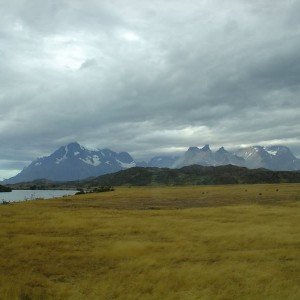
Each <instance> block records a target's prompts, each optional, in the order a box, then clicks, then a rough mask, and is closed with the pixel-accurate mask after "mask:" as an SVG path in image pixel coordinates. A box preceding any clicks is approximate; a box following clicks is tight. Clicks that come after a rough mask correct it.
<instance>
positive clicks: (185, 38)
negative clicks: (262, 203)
mask: <svg viewBox="0 0 300 300" xmlns="http://www.w3.org/2000/svg"><path fill="white" fill-rule="evenodd" d="M299 13H300V5H299V2H298V1H288V2H283V1H268V0H266V1H251V2H250V1H237V0H227V1H217V0H215V1H204V0H203V1H191V0H190V1H185V2H183V1H179V0H178V1H177V0H171V1H162V0H155V1H151V2H147V3H146V2H144V1H143V2H141V1H135V0H130V1H129V2H127V1H126V3H125V2H124V1H119V0H114V1H109V2H108V1H96V0H89V1H85V2H82V1H79V0H76V1H74V0H73V1H71V0H70V1H68V0H65V1H63V0H56V1H53V0H51V1H50V0H49V1H48V0H47V1H38V0H21V1H20V0H18V1H17V0H13V1H9V3H6V5H4V6H2V8H1V12H0V66H1V72H0V104H1V111H0V115H1V119H0V129H1V131H0V135H1V146H0V158H1V159H2V162H0V169H2V170H3V171H2V174H5V170H6V169H10V170H13V169H14V170H16V169H20V168H22V167H23V165H24V164H26V163H28V161H31V160H33V159H34V158H36V157H38V156H43V155H47V154H49V153H50V152H52V151H53V150H55V149H56V147H58V146H61V145H63V144H66V143H68V142H71V141H75V140H77V141H79V142H80V143H82V144H83V145H86V146H93V147H101V148H102V147H110V148H112V149H113V150H116V151H123V150H125V151H129V152H130V153H131V154H133V155H135V156H136V157H138V158H143V159H145V158H147V157H149V156H151V155H154V154H158V153H176V152H179V151H183V150H184V149H185V148H186V147H188V146H190V145H199V146H201V145H203V144H206V143H210V144H212V145H213V146H215V147H218V146H221V145H224V146H226V147H228V148H234V147H238V146H239V145H241V144H258V143H262V144H274V143H276V144H278V143H279V144H286V145H287V146H291V148H292V150H294V151H295V152H296V154H298V155H300V142H299V132H300V126H299V125H298V123H299V122H298V116H299V110H300V102H299V95H300V82H299V80H300V63H299V62H300V55H299V51H298V50H299V48H300V21H299V17H298V16H299ZM18 166H19V167H18ZM7 174H8V173H7ZM9 174H10V173H9ZM0 176H1V174H0ZM3 176H4V175H3Z"/></svg>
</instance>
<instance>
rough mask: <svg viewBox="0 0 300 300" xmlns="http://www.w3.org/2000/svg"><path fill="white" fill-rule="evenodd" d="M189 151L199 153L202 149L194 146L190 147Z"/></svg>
mask: <svg viewBox="0 0 300 300" xmlns="http://www.w3.org/2000/svg"><path fill="white" fill-rule="evenodd" d="M188 151H189V152H195V153H197V152H200V149H199V148H198V147H195V146H193V147H189V149H188Z"/></svg>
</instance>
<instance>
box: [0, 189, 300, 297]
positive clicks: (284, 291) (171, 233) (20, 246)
mask: <svg viewBox="0 0 300 300" xmlns="http://www.w3.org/2000/svg"><path fill="white" fill-rule="evenodd" d="M0 244H1V247H0V299H1V300H21V299H23V300H24V299H26V300H29V299H31V300H37V299H45V300H47V299H49V300H50V299H64V300H65V299H72V300H73V299H75V300H76V299H92V300H93V299H124V300H135V299H139V300H140V299H146V300H147V299H164V300H171V299H172V300H173V299H178V300H179V299H180V300H182V299H183V300H193V299H201V300H202V299H203V300H205V299H216V300H226V299H228V300H229V299H230V300H231V299H238V300H252V299H257V300H266V299H268V300H282V299H287V300H296V299H300V184H276V185H263V184H262V185H226V186H185V187H140V188H138V187H131V188H130V187H118V188H116V189H115V191H113V192H111V193H95V194H84V195H78V196H68V197H64V198H61V199H53V200H41V201H28V202H23V203H15V204H11V205H5V206H4V205H2V206H0Z"/></svg>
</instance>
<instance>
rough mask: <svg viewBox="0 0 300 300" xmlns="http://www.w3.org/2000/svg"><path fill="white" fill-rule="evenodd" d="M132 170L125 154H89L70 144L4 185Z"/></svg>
mask: <svg viewBox="0 0 300 300" xmlns="http://www.w3.org/2000/svg"><path fill="white" fill-rule="evenodd" d="M135 166H136V163H135V161H134V160H133V158H132V157H131V156H130V155H129V154H128V153H127V152H121V153H116V152H114V151H112V150H109V149H102V150H100V149H97V150H90V149H87V148H85V147H83V146H81V145H80V144H78V143H70V144H68V145H66V146H63V147H60V148H59V149H58V150H56V151H55V152H54V153H52V154H51V155H50V156H46V157H43V158H38V159H36V160H35V161H33V162H32V163H31V164H30V165H29V166H28V167H26V168H24V169H23V170H22V171H21V172H20V173H19V174H18V175H16V176H15V177H12V178H10V179H7V180H5V181H4V182H5V183H17V182H22V181H32V180H34V179H40V178H45V179H50V180H56V181H71V180H80V179H84V178H87V177H90V176H99V175H103V174H107V173H112V172H116V171H120V170H122V169H127V168H131V167H135Z"/></svg>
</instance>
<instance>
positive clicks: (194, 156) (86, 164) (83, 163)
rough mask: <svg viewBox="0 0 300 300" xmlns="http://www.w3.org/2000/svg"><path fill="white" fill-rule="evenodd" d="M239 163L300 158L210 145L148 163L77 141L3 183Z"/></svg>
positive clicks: (288, 164)
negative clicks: (129, 169)
mask: <svg viewBox="0 0 300 300" xmlns="http://www.w3.org/2000/svg"><path fill="white" fill-rule="evenodd" d="M229 164H231V165H236V166H242V167H247V168H250V169H255V168H266V169H270V170H279V171H292V170H300V159H298V158H297V157H295V156H294V155H293V153H292V152H291V151H290V149H289V148H288V147H285V146H268V147H263V146H251V147H246V148H240V149H238V150H237V151H235V152H229V151H227V150H225V149H224V147H221V148H220V149H219V150H217V151H216V152H213V151H212V150H211V149H210V147H209V145H205V146H204V147H203V148H198V147H190V148H189V149H188V150H187V151H186V152H185V153H183V154H182V155H181V156H156V157H153V158H152V159H151V160H150V161H149V162H148V163H146V162H140V163H137V162H135V161H134V159H133V158H132V157H131V156H130V155H129V154H128V153H127V152H121V153H116V152H114V151H112V150H109V149H102V150H100V149H97V150H90V149H87V148H85V147H83V146H81V145H79V144H78V143H71V144H68V145H66V146H63V147H60V148H59V149H58V150H56V151H55V152H54V153H52V154H51V155H50V156H47V157H43V158H38V159H36V160H35V161H33V162H32V163H31V164H30V165H29V166H28V167H26V168H24V169H23V170H22V171H21V172H20V173H19V174H18V175H16V176H14V177H12V178H10V179H7V180H4V181H3V183H5V184H8V183H18V182H25V181H32V180H35V179H42V178H44V179H50V180H54V181H71V180H81V179H85V178H87V177H90V176H99V175H103V174H107V173H113V172H117V171H120V170H122V169H128V168H131V167H135V166H141V167H158V168H181V167H184V166H190V165H202V166H221V165H229Z"/></svg>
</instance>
